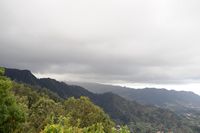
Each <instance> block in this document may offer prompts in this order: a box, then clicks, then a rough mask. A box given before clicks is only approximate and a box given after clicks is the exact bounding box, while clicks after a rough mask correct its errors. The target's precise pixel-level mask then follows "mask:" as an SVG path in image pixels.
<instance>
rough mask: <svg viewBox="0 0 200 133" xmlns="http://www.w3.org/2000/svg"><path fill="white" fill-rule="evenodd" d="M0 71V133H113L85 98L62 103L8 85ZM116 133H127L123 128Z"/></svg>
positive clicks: (24, 87)
mask: <svg viewBox="0 0 200 133" xmlns="http://www.w3.org/2000/svg"><path fill="white" fill-rule="evenodd" d="M3 73H4V69H3V68H0V132H1V133H13V132H16V133H18V132H19V133H39V132H41V133H72V132H73V133H95V132H97V133H115V132H118V129H116V128H114V127H115V123H114V122H113V121H112V120H111V119H110V118H109V116H108V115H107V114H105V113H104V111H103V110H102V109H101V108H100V107H98V106H96V105H94V104H93V103H92V102H91V101H90V99H89V98H87V97H80V98H77V99H75V98H73V97H71V98H68V99H67V100H63V99H61V98H59V97H58V96H57V95H55V94H53V93H52V92H49V91H48V90H41V89H40V88H35V87H31V86H28V85H24V84H19V83H16V82H12V81H11V80H9V79H8V78H6V77H4V76H2V75H3ZM119 132H123V133H128V132H129V131H128V128H127V127H121V128H120V129H119Z"/></svg>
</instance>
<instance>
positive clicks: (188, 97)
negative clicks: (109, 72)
mask: <svg viewBox="0 0 200 133" xmlns="http://www.w3.org/2000/svg"><path fill="white" fill-rule="evenodd" d="M71 84H77V85H80V86H82V87H84V88H86V89H87V90H89V91H91V92H93V93H97V94H102V93H106V92H112V93H115V94H117V95H119V96H121V97H124V98H125V99H127V100H130V101H137V102H138V103H140V104H143V105H154V106H157V107H162V108H168V109H171V110H173V111H176V112H187V111H188V110H191V109H192V110H199V111H200V96H199V95H197V94H195V93H193V92H190V91H175V90H166V89H157V88H144V89H134V88H127V87H121V86H112V85H105V84H98V83H80V82H72V83H71Z"/></svg>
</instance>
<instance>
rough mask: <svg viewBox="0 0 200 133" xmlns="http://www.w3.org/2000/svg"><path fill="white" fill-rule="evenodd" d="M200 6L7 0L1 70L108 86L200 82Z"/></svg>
mask: <svg viewBox="0 0 200 133" xmlns="http://www.w3.org/2000/svg"><path fill="white" fill-rule="evenodd" d="M199 5H200V1H198V0H191V1H185V0H183V1H180V0H154V1H149V0H140V1H133V0H125V1H124V0H115V1H111V0H101V1H94V0H84V1H83V0H72V1H69V0H9V1H8V0H1V1H0V65H1V66H5V67H14V68H20V69H30V70H32V71H33V72H34V73H39V74H44V75H45V74H46V75H48V74H52V75H59V76H60V77H62V79H63V80H79V81H88V82H102V83H104V82H105V83H115V84H117V83H123V82H126V83H144V84H148V83H151V84H152V83H153V84H185V83H198V82H199V81H200V52H199V51H200V45H199V43H200V37H199V36H200V25H199V23H200V8H199Z"/></svg>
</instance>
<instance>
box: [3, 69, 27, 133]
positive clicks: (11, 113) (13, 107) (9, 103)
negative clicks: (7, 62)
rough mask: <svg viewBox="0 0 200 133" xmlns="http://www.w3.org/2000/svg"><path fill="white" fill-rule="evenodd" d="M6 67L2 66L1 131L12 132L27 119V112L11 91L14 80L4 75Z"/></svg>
mask: <svg viewBox="0 0 200 133" xmlns="http://www.w3.org/2000/svg"><path fill="white" fill-rule="evenodd" d="M4 72H5V69H4V68H2V67H0V132H1V133H11V132H14V130H15V129H16V128H17V127H18V126H19V124H20V123H21V122H24V121H25V114H24V112H23V111H22V109H21V108H20V106H18V105H17V104H16V99H15V97H14V95H13V94H12V92H11V88H12V81H10V80H9V79H8V78H6V77H4V76H3V75H4Z"/></svg>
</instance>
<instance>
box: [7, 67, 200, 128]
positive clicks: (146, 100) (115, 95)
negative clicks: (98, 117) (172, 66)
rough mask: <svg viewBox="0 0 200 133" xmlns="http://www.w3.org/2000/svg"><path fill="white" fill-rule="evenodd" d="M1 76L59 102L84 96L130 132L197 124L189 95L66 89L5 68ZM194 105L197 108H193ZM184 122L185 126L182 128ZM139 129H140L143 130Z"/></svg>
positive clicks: (96, 87)
mask: <svg viewBox="0 0 200 133" xmlns="http://www.w3.org/2000/svg"><path fill="white" fill-rule="evenodd" d="M5 75H6V76H7V77H9V78H11V79H12V80H14V81H16V82H19V83H24V84H28V85H31V86H33V87H34V86H35V87H41V88H44V89H47V90H49V91H52V92H53V93H55V94H57V95H58V96H59V97H60V98H62V99H67V98H69V97H76V98H79V97H80V96H87V97H89V98H90V99H91V100H92V101H93V102H94V103H95V104H96V105H99V106H100V107H102V108H103V109H104V111H105V112H106V113H108V114H109V116H110V117H111V118H112V119H113V120H114V121H115V122H117V123H119V124H120V123H121V124H122V123H124V124H127V125H129V127H130V129H131V130H132V129H134V128H135V127H137V126H138V125H137V124H139V125H140V124H142V123H143V124H144V125H145V124H147V125H149V126H150V128H153V129H155V128H156V129H159V128H162V127H163V126H164V128H166V129H169V128H172V129H174V130H175V129H177V128H181V129H182V128H184V127H182V126H183V125H184V126H186V127H187V126H189V127H190V126H192V127H193V126H196V124H195V125H194V124H193V125H190V124H191V123H192V122H194V121H195V122H197V123H198V119H199V118H198V114H199V110H198V109H199V108H198V107H199V99H200V97H199V96H198V95H196V94H194V93H192V92H178V91H168V90H159V89H153V88H151V89H150V88H149V89H143V90H136V89H129V88H123V87H119V86H109V85H100V84H87V87H86V85H83V84H82V85H81V86H83V87H81V86H79V85H80V84H77V85H69V84H66V83H64V82H59V81H56V80H55V79H51V78H41V79H38V78H36V77H35V76H34V75H33V74H32V73H31V72H30V71H29V70H18V69H9V68H6V70H5ZM90 87H91V88H90ZM85 88H87V89H88V90H90V91H92V92H90V91H88V90H87V89H85ZM97 92H98V94H97ZM159 95H161V96H162V97H159ZM183 103H185V106H184V105H183ZM194 105H197V106H196V108H194ZM173 111H175V112H176V113H175V112H173ZM188 114H189V116H188ZM186 121H188V122H186ZM185 122H186V123H187V124H184V123H185ZM143 124H142V125H143ZM142 125H140V126H141V127H143V128H144V125H143V126H142ZM181 125H182V126H181ZM195 128H196V129H195V130H197V131H198V130H199V129H198V128H197V127H195Z"/></svg>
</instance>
